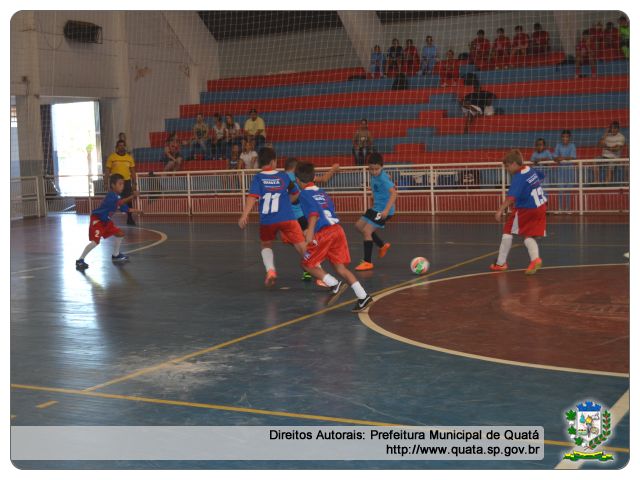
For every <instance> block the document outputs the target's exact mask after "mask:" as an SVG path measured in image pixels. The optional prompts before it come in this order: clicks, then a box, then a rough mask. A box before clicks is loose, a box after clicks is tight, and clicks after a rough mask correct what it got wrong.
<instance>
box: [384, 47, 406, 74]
mask: <svg viewBox="0 0 640 480" xmlns="http://www.w3.org/2000/svg"><path fill="white" fill-rule="evenodd" d="M401 60H402V47H401V46H400V42H399V41H398V39H397V38H394V39H393V40H392V41H391V46H390V47H389V50H387V76H388V77H390V76H393V75H396V74H397V73H398V72H399V71H400V62H401Z"/></svg>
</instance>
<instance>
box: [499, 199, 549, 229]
mask: <svg viewBox="0 0 640 480" xmlns="http://www.w3.org/2000/svg"><path fill="white" fill-rule="evenodd" d="M503 233H510V234H512V235H520V236H522V237H546V236H547V206H546V205H542V206H541V207H538V208H515V209H514V210H512V211H511V213H510V214H509V217H508V218H507V223H505V224H504V230H503Z"/></svg>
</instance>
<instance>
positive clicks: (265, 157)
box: [258, 147, 276, 168]
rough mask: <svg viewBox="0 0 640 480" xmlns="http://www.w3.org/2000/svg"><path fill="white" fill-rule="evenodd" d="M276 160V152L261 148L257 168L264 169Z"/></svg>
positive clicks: (271, 149)
mask: <svg viewBox="0 0 640 480" xmlns="http://www.w3.org/2000/svg"><path fill="white" fill-rule="evenodd" d="M275 159H276V151H275V150H274V149H273V148H269V147H262V148H261V149H260V151H259V152H258V166H259V167H260V168H262V167H266V166H267V165H269V164H270V163H271V162H273V161H274V160H275Z"/></svg>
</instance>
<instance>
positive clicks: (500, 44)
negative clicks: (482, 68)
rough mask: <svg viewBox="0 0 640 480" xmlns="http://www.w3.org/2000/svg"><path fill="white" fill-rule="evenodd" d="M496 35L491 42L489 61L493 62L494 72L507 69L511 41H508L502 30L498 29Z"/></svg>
mask: <svg viewBox="0 0 640 480" xmlns="http://www.w3.org/2000/svg"><path fill="white" fill-rule="evenodd" d="M496 33H497V34H498V36H497V37H496V39H495V40H494V41H493V48H492V49H491V57H490V60H492V61H493V62H494V64H495V66H496V70H500V69H502V68H509V53H510V50H511V40H509V37H507V36H505V34H504V28H499V29H498V30H497V31H496Z"/></svg>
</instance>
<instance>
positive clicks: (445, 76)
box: [439, 50, 460, 87]
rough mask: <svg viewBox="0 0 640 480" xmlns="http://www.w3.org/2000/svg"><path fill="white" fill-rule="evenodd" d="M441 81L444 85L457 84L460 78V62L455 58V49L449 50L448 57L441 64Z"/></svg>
mask: <svg viewBox="0 0 640 480" xmlns="http://www.w3.org/2000/svg"><path fill="white" fill-rule="evenodd" d="M439 69H440V81H441V82H442V86H443V87H448V86H449V85H451V86H453V85H457V84H458V79H459V78H460V64H459V63H458V61H457V60H456V59H455V56H454V53H453V50H447V59H446V60H443V61H442V62H440V64H439Z"/></svg>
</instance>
